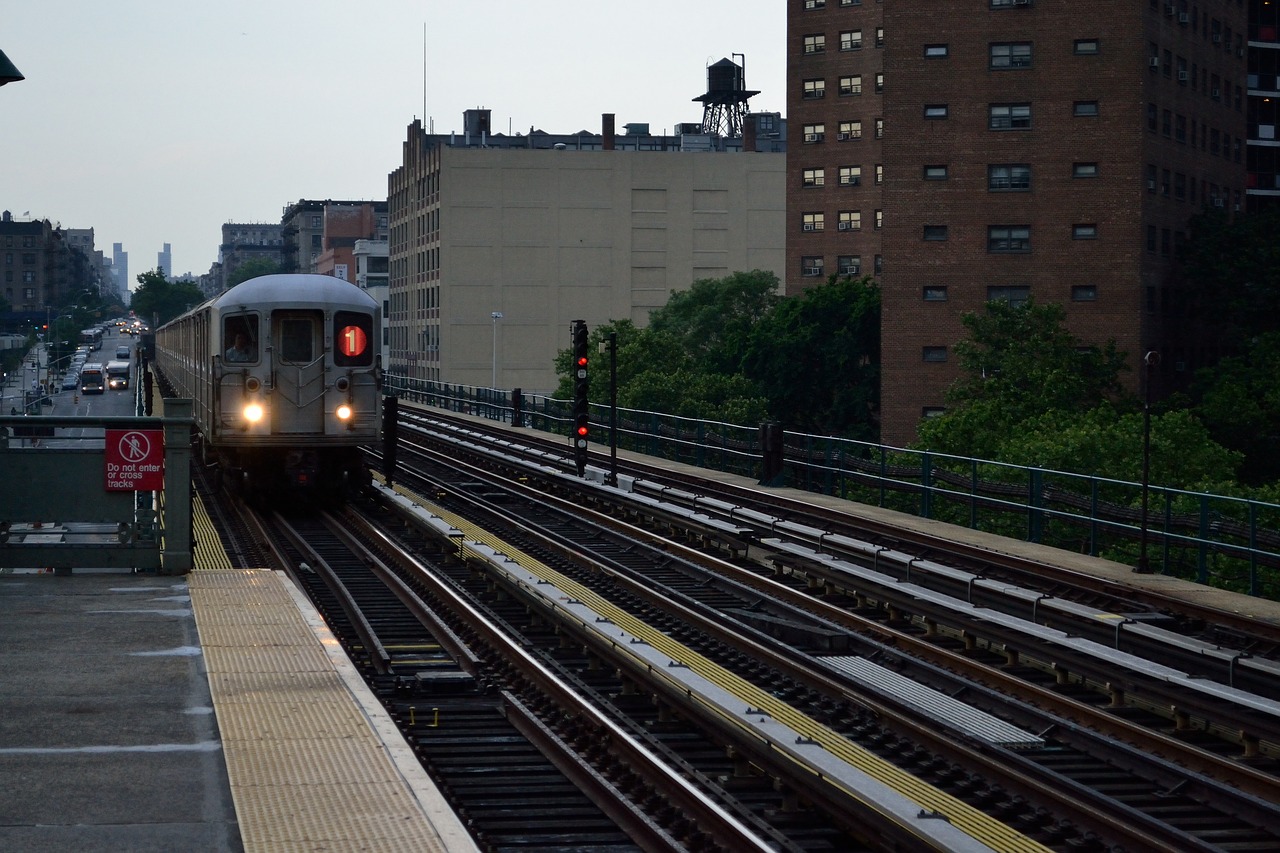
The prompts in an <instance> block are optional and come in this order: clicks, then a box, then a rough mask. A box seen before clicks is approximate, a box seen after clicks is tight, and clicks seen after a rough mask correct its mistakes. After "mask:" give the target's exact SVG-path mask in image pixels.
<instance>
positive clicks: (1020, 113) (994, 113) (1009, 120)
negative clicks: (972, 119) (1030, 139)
mask: <svg viewBox="0 0 1280 853" xmlns="http://www.w3.org/2000/svg"><path fill="white" fill-rule="evenodd" d="M987 126H988V127H990V128H991V129H992V130H1029V129H1030V128H1031V105H1030V104H992V105H991V113H990V119H989V121H988V124H987Z"/></svg>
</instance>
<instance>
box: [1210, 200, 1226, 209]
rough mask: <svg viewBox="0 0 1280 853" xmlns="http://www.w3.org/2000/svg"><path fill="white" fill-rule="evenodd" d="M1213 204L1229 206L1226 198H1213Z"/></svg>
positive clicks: (1215, 205)
mask: <svg viewBox="0 0 1280 853" xmlns="http://www.w3.org/2000/svg"><path fill="white" fill-rule="evenodd" d="M1213 206H1214V207H1226V206H1227V201H1226V199H1221V198H1215V199H1214V200H1213Z"/></svg>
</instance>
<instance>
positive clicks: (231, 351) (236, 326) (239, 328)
mask: <svg viewBox="0 0 1280 853" xmlns="http://www.w3.org/2000/svg"><path fill="white" fill-rule="evenodd" d="M246 325H249V324H248V323H246V322H244V321H243V320H237V321H228V322H227V324H226V327H225V328H224V329H223V338H222V339H223V340H224V341H229V342H230V343H231V346H229V347H227V351H226V353H224V355H223V358H225V359H226V360H227V361H235V362H249V361H257V360H258V349H257V347H256V346H255V345H254V341H253V337H252V336H251V335H250V334H249V333H248V331H247V330H246V329H245V326H246Z"/></svg>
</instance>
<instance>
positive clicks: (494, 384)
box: [489, 311, 502, 391]
mask: <svg viewBox="0 0 1280 853" xmlns="http://www.w3.org/2000/svg"><path fill="white" fill-rule="evenodd" d="M489 316H490V317H492V318H493V377H492V378H491V380H490V387H491V388H493V389H494V390H495V391H496V390H497V389H498V321H499V320H501V319H502V312H501V311H493V312H490V314H489Z"/></svg>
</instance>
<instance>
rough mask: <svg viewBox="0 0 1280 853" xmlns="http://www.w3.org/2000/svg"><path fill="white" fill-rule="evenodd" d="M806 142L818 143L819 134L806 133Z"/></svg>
mask: <svg viewBox="0 0 1280 853" xmlns="http://www.w3.org/2000/svg"><path fill="white" fill-rule="evenodd" d="M804 141H805V142H817V141H818V134H816V133H806V134H805V135H804Z"/></svg>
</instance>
